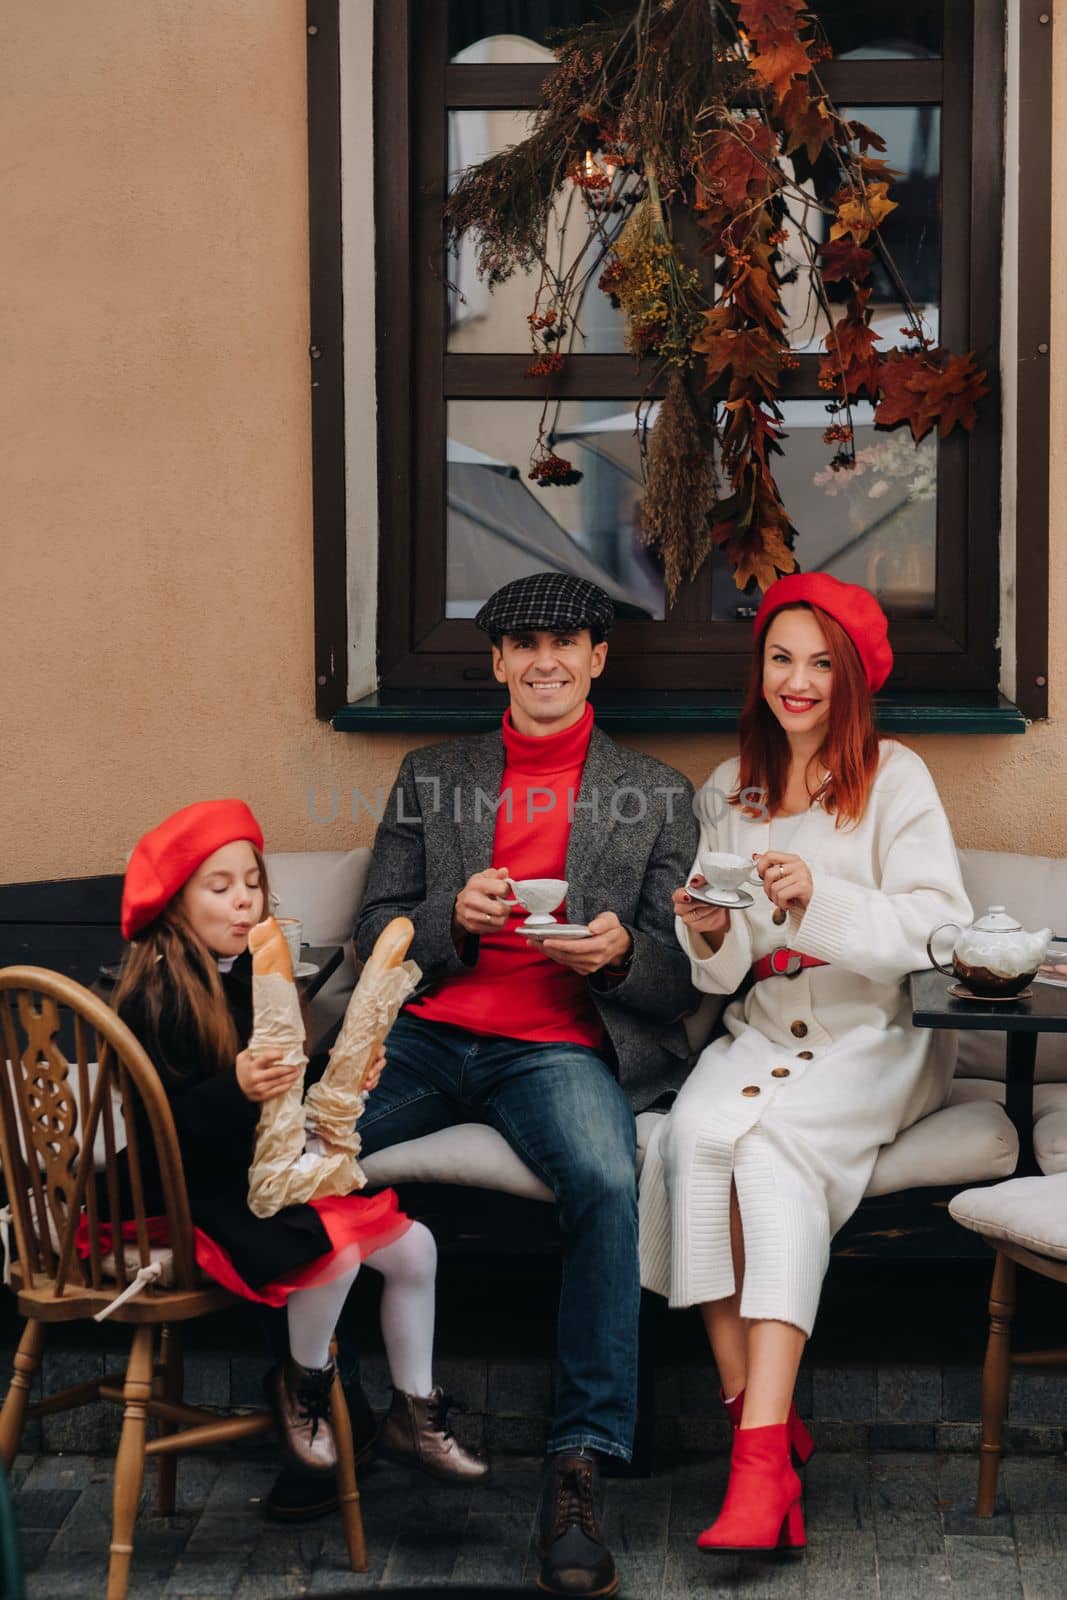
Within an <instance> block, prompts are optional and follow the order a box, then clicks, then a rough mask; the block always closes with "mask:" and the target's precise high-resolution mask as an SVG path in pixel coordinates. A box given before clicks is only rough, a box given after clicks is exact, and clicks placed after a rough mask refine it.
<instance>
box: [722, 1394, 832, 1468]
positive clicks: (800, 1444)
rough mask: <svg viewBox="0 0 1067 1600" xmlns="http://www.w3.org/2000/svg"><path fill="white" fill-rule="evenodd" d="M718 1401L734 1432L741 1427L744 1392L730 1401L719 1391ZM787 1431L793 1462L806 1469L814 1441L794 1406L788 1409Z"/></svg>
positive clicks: (812, 1453) (813, 1449) (813, 1448)
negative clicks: (720, 1402)
mask: <svg viewBox="0 0 1067 1600" xmlns="http://www.w3.org/2000/svg"><path fill="white" fill-rule="evenodd" d="M719 1399H720V1400H721V1401H722V1403H723V1406H724V1407H725V1409H726V1415H727V1416H728V1417H729V1419H730V1421H731V1422H732V1423H733V1425H734V1431H735V1432H736V1431H737V1429H738V1428H739V1427H740V1426H741V1412H742V1410H743V1409H744V1404H745V1391H744V1390H743V1389H742V1390H741V1393H740V1394H738V1395H735V1396H734V1398H733V1399H732V1400H727V1398H726V1395H725V1394H724V1393H723V1391H722V1390H721V1389H720V1390H719ZM786 1427H787V1428H788V1429H789V1443H790V1446H791V1447H792V1451H793V1460H794V1461H795V1462H796V1464H797V1466H798V1467H806V1466H807V1464H808V1462H809V1461H810V1460H811V1458H812V1456H813V1455H814V1454H815V1440H814V1439H813V1438H812V1436H811V1434H810V1433H809V1432H808V1430H807V1428H806V1427H805V1426H804V1424H803V1422H802V1421H801V1420H800V1414H799V1412H798V1411H797V1408H796V1406H795V1405H791V1406H790V1407H789V1420H788V1421H787V1423H786Z"/></svg>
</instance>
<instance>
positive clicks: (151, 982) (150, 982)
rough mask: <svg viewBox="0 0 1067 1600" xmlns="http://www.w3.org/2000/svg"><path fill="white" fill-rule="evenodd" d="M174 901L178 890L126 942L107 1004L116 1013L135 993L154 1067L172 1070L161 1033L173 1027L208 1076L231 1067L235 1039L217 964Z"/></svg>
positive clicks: (266, 897) (266, 909) (266, 908)
mask: <svg viewBox="0 0 1067 1600" xmlns="http://www.w3.org/2000/svg"><path fill="white" fill-rule="evenodd" d="M252 850H253V853H254V855H255V858H256V865H257V866H258V868H259V881H260V885H261V887H262V890H263V914H264V915H265V916H268V915H269V914H270V885H269V884H268V882H267V868H266V864H265V863H264V860H263V857H262V855H261V854H260V852H259V851H258V850H257V849H256V848H255V846H254V845H253V846H252ZM179 902H180V894H178V895H175V896H174V898H173V899H172V900H171V901H170V902H169V903H168V904H167V905H166V906H164V908H163V910H162V911H161V912H160V914H159V916H158V917H157V918H156V919H155V921H154V922H150V923H149V924H148V926H147V927H146V928H143V929H142V930H141V932H140V933H139V934H138V935H137V938H136V939H135V940H133V941H131V943H130V945H129V947H128V948H127V951H126V959H125V961H124V962H123V965H122V976H121V977H120V978H119V981H118V984H117V985H116V987H115V992H114V994H113V995H112V997H111V1005H112V1008H113V1009H114V1010H115V1011H117V1012H119V1013H120V1014H121V1012H122V1009H123V1005H124V1003H125V1002H126V1001H127V1000H129V999H131V998H132V997H134V996H136V997H137V1010H138V1012H139V1014H142V1015H143V1017H144V1023H145V1029H146V1035H147V1036H146V1037H145V1038H143V1039H142V1041H141V1042H142V1044H143V1045H144V1047H145V1049H146V1050H147V1051H148V1054H149V1056H150V1057H151V1058H152V1060H153V1061H154V1062H155V1064H156V1066H157V1067H158V1068H160V1069H161V1070H164V1071H166V1070H169V1071H170V1072H171V1073H172V1074H173V1073H174V1072H175V1071H176V1070H177V1067H178V1064H177V1063H171V1062H170V1061H168V1060H167V1039H166V1038H165V1036H164V1035H165V1033H166V1032H169V1030H170V1029H171V1028H174V1027H177V1029H178V1030H179V1031H180V1032H181V1033H182V1034H183V1035H184V1037H185V1038H187V1039H188V1040H189V1041H190V1043H191V1045H192V1046H193V1049H194V1050H195V1054H196V1059H197V1061H198V1063H199V1064H200V1067H201V1073H202V1075H203V1076H205V1077H208V1076H210V1075H211V1074H212V1073H214V1072H220V1071H223V1070H225V1069H227V1068H230V1067H232V1066H233V1063H234V1060H235V1058H236V1056H237V1053H238V1051H239V1050H240V1048H241V1044H240V1041H239V1040H238V1038H237V1029H236V1028H235V1027H234V1022H233V1017H232V1016H231V1015H230V1008H229V1005H228V1004H227V1001H226V995H225V993H224V991H223V987H222V980H221V978H220V977H219V969H218V963H217V961H216V959H215V957H214V955H213V954H212V952H211V951H210V950H209V949H208V947H207V945H206V944H205V943H204V941H203V940H202V939H201V938H200V937H199V936H198V935H197V934H196V933H194V932H193V928H192V925H191V924H190V922H189V919H188V917H187V916H186V915H185V912H184V911H183V910H182V908H181V905H180V903H179ZM164 1017H166V1029H164V1026H163V1019H164Z"/></svg>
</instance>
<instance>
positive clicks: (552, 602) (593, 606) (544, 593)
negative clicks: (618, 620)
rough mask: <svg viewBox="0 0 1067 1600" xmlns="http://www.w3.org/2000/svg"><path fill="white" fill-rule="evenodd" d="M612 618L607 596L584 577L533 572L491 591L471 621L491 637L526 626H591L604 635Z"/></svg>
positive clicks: (549, 630)
mask: <svg viewBox="0 0 1067 1600" xmlns="http://www.w3.org/2000/svg"><path fill="white" fill-rule="evenodd" d="M614 620H615V607H614V606H613V605H612V603H611V597H610V596H609V595H606V594H605V593H604V591H603V589H598V588H597V586H596V584H595V583H590V582H589V581H588V579H587V578H574V577H571V576H570V575H569V574H568V573H566V572H534V573H532V574H531V575H530V577H528V578H516V579H515V580H514V582H513V583H506V584H505V585H504V587H503V588H502V589H498V590H497V592H496V594H491V595H490V596H489V599H488V600H487V601H486V602H485V605H484V606H483V607H482V609H481V610H480V611H479V613H478V615H477V616H476V617H475V619H474V621H475V623H476V625H477V626H478V627H479V628H481V630H482V632H483V633H487V634H488V635H489V637H490V638H491V639H499V638H500V637H501V635H502V634H505V633H522V632H524V631H525V630H526V629H528V628H531V629H544V631H545V632H546V633H563V632H569V631H570V630H571V629H572V628H591V629H593V630H594V631H596V632H598V633H600V634H606V633H607V631H608V629H609V628H610V627H611V624H612V623H613V622H614Z"/></svg>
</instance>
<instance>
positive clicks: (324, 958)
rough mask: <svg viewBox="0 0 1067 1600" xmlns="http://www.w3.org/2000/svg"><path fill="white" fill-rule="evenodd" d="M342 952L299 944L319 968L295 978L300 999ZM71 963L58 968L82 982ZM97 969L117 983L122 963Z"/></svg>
mask: <svg viewBox="0 0 1067 1600" xmlns="http://www.w3.org/2000/svg"><path fill="white" fill-rule="evenodd" d="M344 953H345V947H344V945H343V944H305V945H301V947H300V960H301V963H303V962H305V961H306V962H308V963H309V964H310V965H312V966H316V967H318V969H319V970H318V972H313V973H311V974H310V975H309V976H308V977H306V978H297V979H296V986H297V988H298V989H299V990H300V998H301V999H302V1000H314V998H315V996H316V995H317V994H318V992H319V990H320V989H321V988H322V986H323V984H324V983H325V982H326V980H327V978H329V977H331V976H332V975H333V973H335V972H336V971H337V969H338V967H339V966H340V965H341V961H342V958H343V957H344ZM73 965H74V962H73V961H67V962H65V963H64V965H63V966H61V967H59V969H58V970H59V971H61V972H64V973H66V975H67V977H69V978H78V979H79V980H80V981H81V982H83V983H84V982H85V979H84V978H83V977H82V976H81V973H80V972H79V971H71V970H70V969H71V967H72V966H73ZM85 965H86V960H85V958H84V957H82V959H81V960H80V962H79V966H80V967H84V966H85ZM97 970H98V973H99V975H100V977H102V978H106V979H107V981H108V982H109V983H117V982H118V980H119V974H120V973H121V971H122V963H121V962H116V963H115V964H114V965H113V966H110V967H104V966H101V967H98V969H97ZM90 981H91V980H90Z"/></svg>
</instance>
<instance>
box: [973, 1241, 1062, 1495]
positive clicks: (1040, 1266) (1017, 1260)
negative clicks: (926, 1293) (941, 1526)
mask: <svg viewBox="0 0 1067 1600" xmlns="http://www.w3.org/2000/svg"><path fill="white" fill-rule="evenodd" d="M990 1243H992V1241H990ZM994 1249H995V1250H996V1253H997V1255H996V1261H995V1262H994V1264H993V1282H992V1285H991V1286H990V1290H989V1339H988V1342H987V1344H986V1352H985V1361H984V1363H983V1365H982V1444H981V1451H980V1454H979V1457H978V1515H979V1516H980V1517H991V1516H992V1515H993V1513H994V1510H995V1509H996V1503H997V1477H998V1475H999V1472H1000V1457H1001V1451H1002V1447H1003V1438H1004V1419H1005V1417H1006V1416H1007V1414H1008V1385H1009V1383H1010V1381H1011V1369H1012V1367H1013V1366H1014V1367H1064V1366H1067V1346H1065V1347H1063V1348H1057V1349H1055V1350H1029V1351H1027V1352H1026V1354H1025V1355H1013V1354H1012V1348H1011V1325H1012V1320H1013V1319H1014V1316H1015V1269H1016V1266H1017V1265H1018V1266H1020V1267H1027V1268H1028V1269H1029V1270H1030V1271H1031V1272H1037V1273H1039V1274H1040V1275H1041V1277H1043V1278H1052V1279H1053V1280H1054V1281H1055V1282H1056V1283H1067V1261H1057V1260H1055V1259H1054V1258H1053V1257H1051V1256H1042V1255H1037V1254H1035V1253H1034V1251H1032V1250H1026V1249H1024V1248H1023V1246H1022V1245H1019V1244H1009V1243H1007V1242H1005V1241H1003V1240H1000V1241H998V1242H997V1244H996V1245H994Z"/></svg>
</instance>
